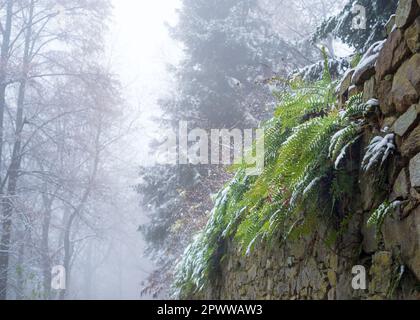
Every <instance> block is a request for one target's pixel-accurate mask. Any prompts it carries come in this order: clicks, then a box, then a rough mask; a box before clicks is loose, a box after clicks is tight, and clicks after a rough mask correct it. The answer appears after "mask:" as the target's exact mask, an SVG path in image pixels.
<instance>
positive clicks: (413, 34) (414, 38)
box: [404, 17, 420, 53]
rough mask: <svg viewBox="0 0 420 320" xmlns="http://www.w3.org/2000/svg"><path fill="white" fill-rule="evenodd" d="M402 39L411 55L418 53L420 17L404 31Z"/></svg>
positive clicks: (419, 50)
mask: <svg viewBox="0 0 420 320" xmlns="http://www.w3.org/2000/svg"><path fill="white" fill-rule="evenodd" d="M404 37H405V41H406V43H407V46H408V48H409V49H410V51H411V52H412V53H418V52H420V17H417V19H416V20H415V21H414V23H413V24H412V25H411V26H410V28H408V29H407V30H406V31H405V34H404Z"/></svg>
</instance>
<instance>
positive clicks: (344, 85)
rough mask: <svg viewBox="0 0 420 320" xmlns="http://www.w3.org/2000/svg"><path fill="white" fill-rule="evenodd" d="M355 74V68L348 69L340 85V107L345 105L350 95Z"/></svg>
mask: <svg viewBox="0 0 420 320" xmlns="http://www.w3.org/2000/svg"><path fill="white" fill-rule="evenodd" d="M353 74H354V69H351V70H349V71H347V72H346V74H345V75H344V77H343V80H342V81H341V82H340V84H339V86H338V97H339V103H340V107H342V106H343V105H344V103H345V102H346V100H347V98H348V96H349V88H350V86H351V79H352V77H353Z"/></svg>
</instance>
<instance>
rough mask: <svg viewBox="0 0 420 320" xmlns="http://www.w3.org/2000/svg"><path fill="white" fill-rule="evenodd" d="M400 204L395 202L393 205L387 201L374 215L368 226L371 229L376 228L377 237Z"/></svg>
mask: <svg viewBox="0 0 420 320" xmlns="http://www.w3.org/2000/svg"><path fill="white" fill-rule="evenodd" d="M400 204H401V202H400V201H394V202H393V203H389V202H388V201H385V202H384V203H382V204H381V205H380V206H379V207H378V208H377V209H376V210H375V211H374V212H373V213H372V215H371V216H370V218H369V220H368V222H367V224H368V226H369V227H374V228H375V229H376V232H377V237H378V236H379V233H380V231H381V228H382V225H383V223H384V221H385V219H386V217H387V216H389V215H390V214H391V213H392V212H393V211H394V210H395V209H396V208H397V207H398V206H399V205H400Z"/></svg>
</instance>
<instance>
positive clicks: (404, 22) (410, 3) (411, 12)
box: [395, 0, 418, 28]
mask: <svg viewBox="0 0 420 320" xmlns="http://www.w3.org/2000/svg"><path fill="white" fill-rule="evenodd" d="M417 10H418V4H417V2H416V0H400V1H399V4H398V8H397V13H396V19H395V24H396V25H397V27H398V28H405V27H407V26H408V25H409V24H410V23H411V22H412V21H413V19H414V18H415V17H416V14H417Z"/></svg>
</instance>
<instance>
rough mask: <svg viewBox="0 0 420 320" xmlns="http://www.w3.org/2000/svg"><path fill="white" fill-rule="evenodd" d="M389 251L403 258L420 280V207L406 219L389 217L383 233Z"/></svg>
mask: <svg viewBox="0 0 420 320" xmlns="http://www.w3.org/2000/svg"><path fill="white" fill-rule="evenodd" d="M382 234H383V237H384V244H385V248H386V249H387V250H390V251H391V252H393V253H394V255H395V256H396V257H399V258H401V259H402V260H403V261H404V262H405V263H406V264H407V266H408V267H409V268H410V270H411V271H412V272H413V273H414V274H415V275H416V277H417V279H418V280H419V279H420V207H417V208H416V209H415V210H414V211H413V212H412V213H411V214H410V215H409V216H408V217H407V218H406V219H403V220H399V219H396V218H395V217H388V218H387V219H386V220H385V223H384V225H383V231H382Z"/></svg>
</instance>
